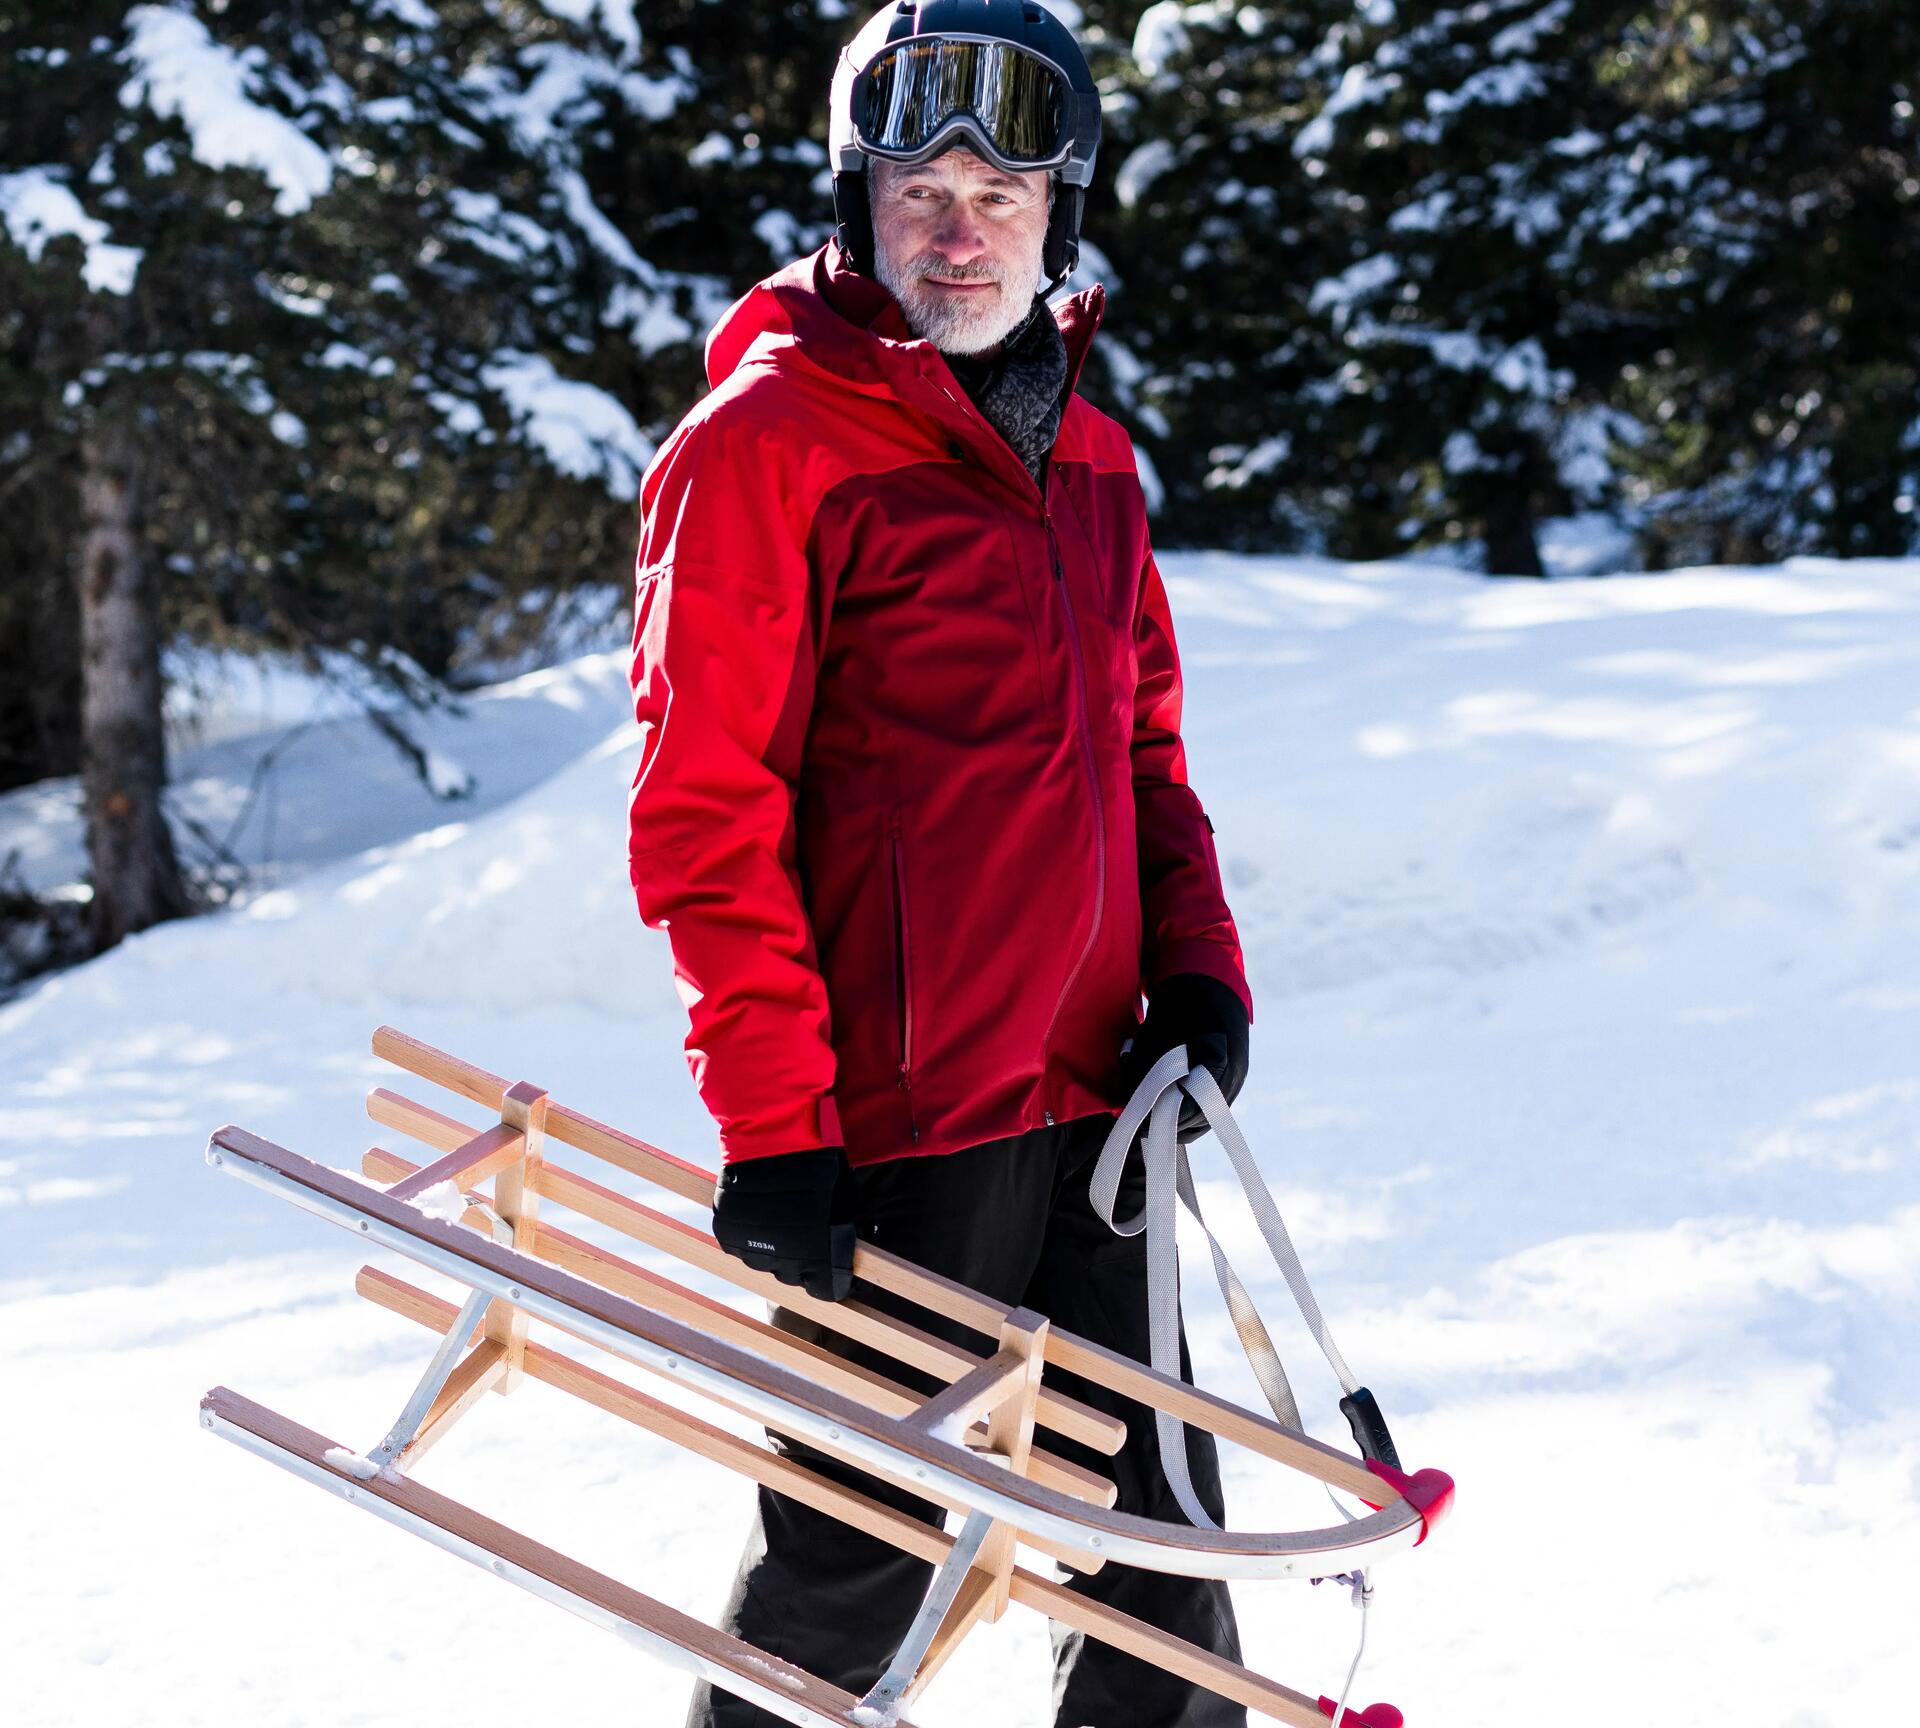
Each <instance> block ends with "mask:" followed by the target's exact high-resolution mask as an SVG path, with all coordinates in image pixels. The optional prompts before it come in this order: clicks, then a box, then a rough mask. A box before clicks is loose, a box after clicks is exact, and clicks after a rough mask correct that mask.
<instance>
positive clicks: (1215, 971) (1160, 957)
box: [1141, 940, 1253, 1026]
mask: <svg viewBox="0 0 1920 1728" xmlns="http://www.w3.org/2000/svg"><path fill="white" fill-rule="evenodd" d="M1182 972H1204V973H1205V974H1206V975H1207V976H1208V977H1209V978H1217V979H1219V981H1220V982H1221V983H1222V984H1224V985H1226V987H1227V988H1228V989H1229V990H1231V991H1232V992H1233V993H1234V995H1236V996H1238V997H1239V998H1240V1006H1241V1007H1243V1008H1244V1009H1246V1011H1247V1024H1248V1025H1249V1026H1251V1025H1252V1024H1253V992H1252V990H1250V989H1249V988H1248V986H1247V979H1246V974H1245V973H1244V972H1242V971H1241V969H1240V968H1239V967H1238V966H1236V965H1235V964H1234V962H1233V957H1232V956H1231V955H1230V954H1228V953H1227V952H1226V951H1225V950H1224V949H1223V948H1221V947H1220V945H1219V944H1218V943H1217V942H1203V941H1197V940H1196V941H1188V942H1170V943H1167V944H1166V945H1164V946H1163V947H1162V948H1160V949H1159V950H1158V951H1157V952H1156V953H1155V954H1154V957H1153V970H1152V973H1151V975H1150V976H1148V977H1147V978H1146V979H1144V980H1143V981H1142V984H1141V990H1142V992H1143V994H1144V995H1145V996H1146V998H1147V1000H1148V1001H1149V1002H1151V1001H1152V1000H1153V987H1154V985H1156V984H1158V983H1159V982H1160V981H1161V980H1162V979H1166V978H1173V977H1177V976H1178V975H1179V974H1180V973H1182Z"/></svg>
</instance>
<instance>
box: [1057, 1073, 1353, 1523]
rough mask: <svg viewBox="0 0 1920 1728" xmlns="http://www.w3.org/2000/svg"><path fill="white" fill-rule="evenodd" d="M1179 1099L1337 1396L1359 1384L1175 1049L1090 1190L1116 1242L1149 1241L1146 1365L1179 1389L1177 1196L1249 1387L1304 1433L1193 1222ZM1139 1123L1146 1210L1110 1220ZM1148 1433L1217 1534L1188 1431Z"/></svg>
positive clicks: (1222, 1107) (1236, 1133) (1255, 1176)
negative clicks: (1195, 1116)
mask: <svg viewBox="0 0 1920 1728" xmlns="http://www.w3.org/2000/svg"><path fill="white" fill-rule="evenodd" d="M1183 1090H1184V1091H1185V1092H1186V1093H1187V1095H1188V1096H1189V1097H1191V1098H1192V1099H1193V1101H1194V1102H1195V1103H1196V1104H1198V1105H1199V1106H1200V1109H1201V1112H1202V1113H1203V1114H1204V1115H1205V1117H1206V1119H1207V1125H1208V1126H1209V1127H1210V1128H1211V1129H1212V1130H1213V1132H1214V1134H1215V1135H1216V1136H1217V1137H1218V1139H1219V1141H1220V1144H1221V1145H1222V1146H1223V1147H1225V1148H1226V1153H1227V1156H1228V1158H1229V1159H1230V1160H1231V1161H1232V1163H1233V1168H1234V1173H1235V1174H1236V1175H1237V1176H1238V1177H1239V1178H1240V1186H1241V1189H1242V1191H1243V1192H1244V1193H1245V1194H1246V1197H1247V1204H1248V1206H1249V1207H1250V1208H1251V1209H1252V1211H1253V1216H1254V1220H1255V1222H1256V1223H1258V1224H1259V1226H1260V1234H1261V1235H1262V1236H1263V1237H1264V1238H1265V1239H1266V1243H1267V1247H1268V1249H1269V1250H1270V1251H1271V1252H1272V1254H1273V1258H1274V1262H1275V1264H1276V1265H1278V1266H1279V1268H1280V1271H1281V1272H1282V1274H1283V1275H1284V1276H1285V1278H1286V1280H1287V1287H1288V1288H1289V1289H1290V1290H1292V1292H1293V1299H1294V1301H1295V1302H1296V1303H1298V1304H1299V1307H1300V1315H1301V1318H1302V1319H1304V1320H1305V1321H1306V1323H1307V1330H1308V1331H1310V1332H1311V1333H1312V1334H1313V1336H1314V1338H1315V1340H1316V1341H1317V1342H1318V1343H1319V1345H1320V1348H1321V1350H1322V1351H1323V1352H1324V1353H1325V1355H1326V1358H1327V1361H1328V1363H1329V1364H1330V1365H1331V1367H1332V1369H1333V1371H1334V1374H1335V1375H1336V1376H1337V1377H1338V1379H1339V1381H1340V1386H1341V1389H1342V1390H1343V1391H1346V1392H1352V1391H1354V1390H1355V1389H1356V1386H1357V1384H1358V1383H1357V1382H1356V1381H1355V1379H1354V1377H1353V1373H1352V1371H1351V1370H1350V1369H1349V1368H1348V1367H1347V1363H1346V1358H1345V1357H1344V1356H1342V1355H1341V1354H1340V1350H1339V1346H1338V1345H1336V1344H1335V1343H1334V1341H1333V1335H1332V1333H1331V1332H1329V1331H1328V1329H1327V1322H1326V1316H1325V1315H1323V1314H1322V1313H1321V1312H1320V1304H1319V1303H1318V1302H1316V1301H1315V1300H1314V1296H1313V1291H1312V1290H1311V1289H1310V1288H1309V1287H1308V1284H1307V1274H1306V1271H1305V1269H1304V1268H1303V1267H1302V1266H1301V1264H1300V1256H1299V1254H1298V1253H1296V1252H1295V1250H1294V1246H1293V1239H1292V1238H1291V1237H1290V1236H1289V1235H1288V1234H1287V1226H1286V1223H1285V1221H1284V1220H1283V1219H1282V1218H1281V1216H1280V1208H1279V1207H1278V1206H1276V1205H1275V1204H1274V1200H1273V1195H1272V1194H1271V1193H1270V1192H1268V1189H1267V1184H1266V1181H1265V1179H1264V1178H1263V1177H1262V1176H1261V1174H1260V1167H1259V1166H1258V1165H1257V1164H1256V1163H1255V1162H1254V1158H1253V1151H1252V1148H1251V1147H1249V1146H1248V1145H1247V1139H1246V1136H1245V1135H1244V1134H1242V1133H1241V1132H1240V1125H1239V1124H1238V1123H1237V1122H1235V1121H1234V1119H1233V1112H1232V1111H1231V1110H1230V1109H1229V1108H1228V1107H1227V1101H1226V1098H1225V1097H1224V1096H1223V1095H1222V1093H1221V1091H1220V1086H1219V1083H1218V1082H1217V1081H1216V1080H1215V1079H1214V1077H1213V1076H1212V1074H1210V1073H1209V1072H1208V1071H1207V1070H1206V1069H1205V1068H1202V1067H1198V1066H1192V1067H1190V1066H1189V1064H1188V1061H1187V1051H1186V1047H1185V1046H1184V1045H1180V1044H1176V1045H1175V1046H1174V1047H1173V1048H1172V1049H1171V1050H1169V1051H1168V1052H1167V1053H1166V1054H1165V1055H1164V1056H1162V1057H1161V1058H1160V1060H1159V1061H1158V1062H1156V1063H1155V1064H1154V1065H1153V1067H1152V1068H1151V1069H1150V1070H1148V1072H1147V1075H1146V1077H1145V1078H1144V1079H1143V1080H1142V1081H1141V1082H1140V1084H1139V1086H1138V1087H1136V1088H1135V1090H1134V1094H1133V1096H1132V1097H1131V1098H1129V1099H1128V1100H1127V1103H1126V1107H1125V1108H1124V1109H1123V1110H1122V1111H1121V1112H1120V1114H1119V1116H1118V1117H1117V1118H1116V1119H1115V1121H1114V1124H1113V1127H1112V1128H1111V1129H1110V1130H1109V1131H1108V1134H1107V1139H1106V1144H1105V1145H1103V1146H1102V1147H1101V1148H1100V1156H1099V1158H1098V1160H1097V1161H1096V1162H1095V1164H1094V1170H1093V1178H1092V1181H1091V1184H1090V1193H1091V1195H1092V1198H1093V1205H1094V1210H1095V1211H1096V1212H1098V1213H1099V1214H1100V1216H1101V1218H1102V1219H1104V1220H1105V1221H1106V1223H1107V1224H1108V1225H1109V1226H1110V1227H1111V1228H1112V1229H1114V1230H1115V1231H1117V1232H1118V1233H1119V1234H1120V1235H1122V1236H1135V1235H1138V1234H1139V1233H1140V1231H1142V1230H1145V1231H1146V1233H1147V1320H1148V1330H1147V1336H1148V1346H1149V1351H1150V1360H1151V1364H1152V1366H1153V1367H1154V1368H1155V1369H1157V1370H1158V1371H1159V1372H1160V1373H1162V1374H1167V1375H1171V1376H1172V1377H1173V1378H1175V1379H1178V1378H1179V1377H1180V1286H1179V1254H1178V1251H1177V1248H1176V1246H1175V1241H1174V1209H1173V1201H1174V1195H1175V1193H1176V1192H1177V1193H1178V1194H1179V1197H1180V1199H1181V1201H1182V1203H1183V1204H1184V1205H1185V1206H1186V1208H1187V1210H1188V1211H1189V1212H1191V1213H1192V1214H1193V1216H1194V1219H1195V1221H1196V1222H1197V1223H1198V1224H1199V1226H1200V1228H1201V1230H1202V1231H1204V1232H1205V1234H1206V1238H1207V1244H1208V1246H1209V1247H1210V1248H1211V1249H1212V1251H1213V1270H1214V1277H1215V1279H1216V1280H1217V1281H1218V1283H1219V1285H1220V1295H1221V1298H1222V1299H1223V1300H1224V1301H1225V1303H1226V1305H1227V1312H1228V1314H1229V1315H1230V1316H1231V1317H1232V1319H1233V1326H1234V1330H1235V1331H1236V1332H1237V1333H1238V1334H1239V1336H1240V1344H1241V1347H1242V1348H1243V1349H1244V1350H1245V1351H1246V1353H1247V1361H1248V1362H1249V1364H1250V1365H1251V1366H1252V1368H1253V1372H1254V1377H1255V1378H1256V1379H1257V1380H1258V1381H1259V1382H1260V1390H1261V1391H1262V1392H1263V1393H1264V1394H1265V1395H1266V1400H1267V1402H1268V1404H1270V1405H1271V1406H1272V1407H1273V1414H1274V1417H1275V1419H1276V1420H1277V1421H1279V1422H1281V1423H1284V1424H1285V1425H1286V1426H1287V1427H1289V1428H1293V1429H1296V1430H1298V1429H1300V1428H1301V1426H1302V1424H1301V1421H1300V1407H1299V1405H1298V1404H1297V1403H1296V1402H1295V1400H1294V1396H1293V1389H1292V1387H1291V1386H1289V1385H1288V1383H1287V1375H1286V1370H1285V1369H1284V1368H1283V1367H1282V1366H1281V1363H1280V1354H1279V1352H1278V1351H1277V1350H1275V1349H1274V1347H1273V1340H1272V1339H1271V1338H1270V1337H1269V1336H1268V1335H1267V1329H1266V1326H1265V1325H1264V1324H1263V1323H1262V1322H1261V1319H1260V1316H1259V1313H1258V1312H1257V1311H1256V1310H1255V1308H1254V1306H1253V1301H1252V1298H1251V1297H1249V1296H1248V1295H1247V1291H1246V1286H1245V1285H1243V1284H1242V1283H1241V1282H1240V1280H1239V1278H1238V1277H1237V1276H1236V1275H1235V1273H1234V1270H1233V1267H1232V1266H1231V1265H1229V1264H1228V1262H1227V1257H1226V1254H1225V1253H1224V1252H1223V1251H1222V1249H1221V1247H1220V1244H1219V1242H1218V1240H1216V1238H1215V1237H1214V1234H1213V1232H1212V1231H1211V1230H1209V1229H1207V1221H1206V1220H1205V1219H1204V1218H1203V1217H1201V1215H1200V1201H1199V1198H1198V1196H1197V1195H1196V1194H1195V1192H1194V1186H1193V1171H1192V1169H1191V1167H1190V1166H1189V1164H1188V1162H1187V1149H1186V1148H1185V1147H1184V1146H1182V1145H1181V1144H1180V1140H1179V1134H1178V1129H1179V1125H1180V1094H1181V1092H1182V1091H1183ZM1143 1121H1144V1122H1145V1123H1146V1124H1147V1133H1146V1139H1145V1141H1144V1142H1143V1155H1144V1157H1145V1160H1146V1171H1147V1200H1146V1204H1145V1206H1144V1207H1142V1208H1141V1210H1140V1211H1139V1213H1137V1214H1136V1215H1135V1216H1134V1217H1132V1218H1127V1219H1117V1218H1115V1217H1114V1215H1113V1207H1114V1201H1115V1199H1116V1198H1117V1197H1118V1195H1119V1191H1120V1176H1121V1172H1122V1170H1123V1169H1124V1168H1125V1166H1126V1160H1127V1153H1128V1150H1129V1149H1130V1148H1131V1147H1132V1145H1133V1141H1134V1136H1135V1135H1136V1134H1137V1133H1138V1132H1139V1129H1140V1124H1141V1123H1142V1122H1143ZM1154 1426H1155V1429H1156V1432H1157V1434H1158V1436H1159V1441H1160V1460H1161V1466H1162V1468H1163V1469H1164V1470H1165V1472H1166V1477H1167V1483H1168V1486H1169V1487H1171V1488H1172V1490H1173V1495H1174V1498H1175V1499H1176V1500H1177V1501H1178V1502H1179V1504H1180V1510H1181V1511H1182V1512H1184V1513H1185V1514H1186V1516H1187V1518H1188V1520H1189V1521H1190V1522H1191V1523H1192V1524H1193V1525H1194V1526H1195V1527H1196V1528H1197V1529H1201V1530H1212V1529H1216V1528H1217V1526H1216V1525H1215V1524H1214V1522H1213V1520H1212V1519H1211V1518H1210V1517H1208V1515H1207V1513H1206V1510H1205V1508H1203V1507H1202V1506H1201V1504H1200V1502H1199V1498H1198V1497H1197V1496H1196V1495H1195V1493H1194V1490H1193V1479H1192V1477H1191V1475H1190V1474H1189V1473H1188V1469H1187V1447H1186V1434H1185V1424H1184V1423H1182V1422H1181V1421H1180V1419H1179V1418H1178V1417H1176V1416H1173V1415H1171V1414H1169V1413H1168V1412H1167V1411H1165V1410H1156V1411H1155V1412H1154Z"/></svg>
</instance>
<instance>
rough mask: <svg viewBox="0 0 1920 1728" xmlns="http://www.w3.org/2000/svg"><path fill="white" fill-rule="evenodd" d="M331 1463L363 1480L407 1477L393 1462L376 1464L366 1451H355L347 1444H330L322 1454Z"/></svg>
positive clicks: (394, 1479)
mask: <svg viewBox="0 0 1920 1728" xmlns="http://www.w3.org/2000/svg"><path fill="white" fill-rule="evenodd" d="M320 1456H321V1457H322V1458H324V1459H325V1460H326V1461H327V1462H328V1463H329V1464H331V1465H333V1466H335V1467H336V1468H337V1469H341V1470H344V1471H346V1473H347V1474H348V1475H349V1476H358V1477H359V1478H360V1480H361V1481H362V1482H371V1481H372V1480H373V1479H374V1477H376V1476H378V1477H379V1478H380V1480H381V1481H382V1482H402V1481H405V1480H406V1478H405V1477H404V1476H403V1475H402V1473H401V1472H400V1471H399V1470H397V1469H395V1468H394V1466H393V1465H391V1464H376V1463H374V1461H373V1460H372V1459H371V1458H369V1457H368V1456H367V1455H366V1454H365V1453H364V1452H355V1451H353V1450H352V1449H351V1448H349V1447H346V1446H329V1447H328V1448H327V1449H326V1451H324V1452H323V1453H321V1454H320Z"/></svg>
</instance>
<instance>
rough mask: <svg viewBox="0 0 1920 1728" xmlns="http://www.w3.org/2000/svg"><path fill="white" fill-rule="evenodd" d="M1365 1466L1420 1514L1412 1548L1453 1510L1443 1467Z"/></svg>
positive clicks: (1372, 1462) (1375, 1504) (1373, 1461)
mask: <svg viewBox="0 0 1920 1728" xmlns="http://www.w3.org/2000/svg"><path fill="white" fill-rule="evenodd" d="M1367 1468H1368V1469H1369V1470H1370V1471H1372V1472H1373V1474H1374V1475H1376V1476H1378V1477H1379V1478H1380V1480H1381V1481H1382V1482H1384V1483H1386V1485H1387V1486H1388V1487H1389V1488H1391V1489H1393V1490H1394V1491H1395V1492H1396V1493H1397V1494H1399V1495H1401V1496H1402V1497H1403V1498H1404V1499H1405V1500H1406V1502H1407V1504H1408V1505H1410V1506H1411V1507H1412V1508H1413V1509H1414V1510H1415V1511H1416V1512H1418V1513H1419V1514H1420V1535H1419V1537H1418V1539H1417V1540H1416V1541H1415V1542H1414V1544H1413V1545H1414V1547H1416V1548H1418V1547H1419V1546H1420V1544H1421V1543H1422V1542H1424V1541H1426V1539H1427V1538H1428V1537H1429V1536H1431V1535H1432V1534H1433V1527H1434V1525H1436V1524H1438V1523H1439V1522H1440V1520H1441V1519H1442V1518H1444V1517H1446V1515H1447V1514H1448V1513H1449V1512H1451V1511H1452V1510H1453V1478H1452V1477H1451V1476H1449V1475H1448V1474H1447V1473H1446V1472H1445V1471H1444V1470H1416V1471H1415V1472H1414V1473H1413V1474H1412V1475H1411V1476H1409V1475H1408V1474H1407V1473H1406V1472H1405V1471H1404V1470H1396V1469H1394V1467H1393V1466H1392V1465H1391V1464H1382V1463H1380V1462H1379V1460H1377V1459H1372V1458H1370V1459H1368V1460H1367ZM1366 1503H1367V1504H1368V1505H1369V1506H1371V1507H1373V1509H1374V1510H1375V1511H1376V1512H1377V1511H1379V1510H1380V1506H1379V1503H1378V1502H1377V1501H1373V1500H1368V1501H1367V1502H1366ZM1362 1720H1364V1718H1362ZM1368 1728H1372V1725H1371V1724H1369V1725H1368Z"/></svg>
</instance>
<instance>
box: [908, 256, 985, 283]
mask: <svg viewBox="0 0 1920 1728" xmlns="http://www.w3.org/2000/svg"><path fill="white" fill-rule="evenodd" d="M913 273H914V274H915V275H916V276H924V277H925V278H926V279H927V280H928V281H930V282H1000V281H1003V280H1004V276H1003V273H1002V272H1001V270H1000V269H999V267H998V266H997V265H993V264H974V265H966V266H963V267H962V268H960V269H958V270H954V269H950V268H943V267H942V266H941V265H939V264H937V263H934V262H932V261H931V260H917V261H916V262H915V264H914V271H913Z"/></svg>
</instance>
